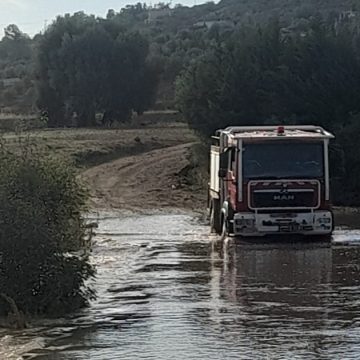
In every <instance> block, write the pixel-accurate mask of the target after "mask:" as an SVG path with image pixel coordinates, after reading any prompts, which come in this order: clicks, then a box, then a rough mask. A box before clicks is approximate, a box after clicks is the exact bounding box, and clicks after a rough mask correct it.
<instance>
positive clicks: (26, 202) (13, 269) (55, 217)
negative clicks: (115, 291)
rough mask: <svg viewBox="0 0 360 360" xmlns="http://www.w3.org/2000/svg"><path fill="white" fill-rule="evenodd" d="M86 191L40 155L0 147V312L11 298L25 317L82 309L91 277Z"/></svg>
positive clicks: (70, 171)
mask: <svg viewBox="0 0 360 360" xmlns="http://www.w3.org/2000/svg"><path fill="white" fill-rule="evenodd" d="M86 200H87V190H86V189H85V187H84V186H83V185H82V184H81V183H80V181H79V179H78V177H77V174H76V171H75V170H74V168H73V167H72V166H71V165H69V164H68V163H66V162H65V161H63V160H59V159H54V158H51V157H47V156H43V155H40V153H39V152H34V151H33V148H32V147H31V146H29V145H25V146H22V149H21V151H20V154H19V153H18V154H13V153H11V152H9V151H8V148H7V146H6V144H5V145H4V144H3V145H2V146H1V149H0V294H2V295H4V296H2V300H0V313H2V314H7V313H9V312H11V311H12V310H11V308H10V306H9V302H8V301H5V300H4V299H6V298H10V299H12V300H13V301H14V302H15V304H16V306H17V307H18V309H19V310H20V311H22V312H23V313H25V314H29V315H47V316H58V315H62V314H65V313H68V312H70V311H74V310H77V309H79V308H81V307H83V306H86V305H87V303H88V301H89V300H90V299H91V298H92V297H94V292H93V290H92V289H91V287H89V286H88V285H87V284H86V280H88V279H90V278H91V277H93V276H94V269H93V267H92V266H91V264H90V263H89V259H88V256H87V254H86V251H82V250H83V249H84V247H85V243H86V239H87V237H88V236H89V234H88V231H89V230H88V229H87V227H86V224H85V220H84V218H83V213H84V211H85V210H86Z"/></svg>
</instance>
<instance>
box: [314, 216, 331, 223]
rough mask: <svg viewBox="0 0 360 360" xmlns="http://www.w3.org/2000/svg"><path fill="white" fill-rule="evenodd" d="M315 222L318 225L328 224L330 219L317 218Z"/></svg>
mask: <svg viewBox="0 0 360 360" xmlns="http://www.w3.org/2000/svg"><path fill="white" fill-rule="evenodd" d="M317 222H318V223H319V224H330V223H331V219H330V218H325V217H324V218H319V219H317Z"/></svg>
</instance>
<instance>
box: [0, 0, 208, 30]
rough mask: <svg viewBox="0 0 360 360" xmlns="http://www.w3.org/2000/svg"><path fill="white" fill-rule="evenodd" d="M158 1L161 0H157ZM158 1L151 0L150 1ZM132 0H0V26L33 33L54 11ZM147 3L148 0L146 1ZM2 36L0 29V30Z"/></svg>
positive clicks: (99, 11)
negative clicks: (16, 26) (14, 26)
mask: <svg viewBox="0 0 360 360" xmlns="http://www.w3.org/2000/svg"><path fill="white" fill-rule="evenodd" d="M159 1H160V0H159ZM159 1H153V2H152V3H153V4H156V3H158V2H159ZM206 1H207V0H177V1H173V3H174V4H178V3H181V4H183V5H187V6H193V5H195V4H197V5H200V4H202V3H205V2H206ZM137 2H139V0H137V1H132V0H0V28H1V29H3V28H5V27H6V26H7V25H9V24H16V25H18V26H19V28H20V30H22V31H23V32H25V33H28V34H29V35H31V36H33V35H35V34H36V33H38V32H39V31H41V30H43V29H44V27H45V25H46V24H49V23H51V21H52V20H53V19H54V18H55V17H56V16H57V15H63V14H65V13H74V12H76V11H81V10H82V11H85V12H86V13H87V14H95V15H98V16H105V15H106V13H107V11H108V9H114V10H116V11H119V10H120V9H121V8H122V7H124V6H125V5H128V4H136V3H137ZM140 2H144V1H140ZM146 2H147V3H148V4H150V3H151V2H150V1H149V0H147V1H146ZM0 37H1V32H0Z"/></svg>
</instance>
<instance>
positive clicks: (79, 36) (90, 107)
mask: <svg viewBox="0 0 360 360" xmlns="http://www.w3.org/2000/svg"><path fill="white" fill-rule="evenodd" d="M148 53H149V49H148V42H147V40H146V39H145V38H144V37H143V36H141V35H140V34H138V33H129V32H127V31H126V30H125V29H124V27H123V25H122V24H121V23H119V22H118V21H117V20H116V18H114V19H112V18H111V19H108V20H103V19H96V18H94V17H92V16H86V15H85V14H83V13H77V14H74V15H73V16H69V15H66V16H65V17H64V18H62V17H59V18H58V19H57V21H56V22H55V23H54V24H53V25H52V26H51V27H50V28H49V29H48V31H47V32H46V33H45V34H44V38H43V40H42V41H41V43H40V47H39V54H38V70H37V73H38V84H37V87H38V93H39V99H38V104H39V107H40V108H41V109H44V110H46V111H47V112H48V113H49V118H50V125H54V126H59V125H67V124H69V123H70V122H71V120H72V115H73V114H74V113H75V114H76V117H77V125H78V126H88V125H94V124H95V114H96V113H99V112H100V113H103V114H104V119H105V120H106V121H107V120H109V121H114V120H119V121H126V120H127V119H128V118H129V117H130V115H131V112H132V110H136V111H137V110H138V109H140V111H143V110H146V109H147V108H148V107H149V106H151V105H152V103H153V101H154V94H155V92H156V85H157V77H156V76H154V73H153V72H152V67H151V66H149V65H148V62H147V57H148ZM144 84H145V86H144V87H143V85H144ZM62 119H65V121H64V120H62Z"/></svg>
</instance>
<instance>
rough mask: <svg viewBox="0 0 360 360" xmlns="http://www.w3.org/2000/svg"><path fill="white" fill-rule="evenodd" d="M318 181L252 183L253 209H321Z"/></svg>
mask: <svg viewBox="0 0 360 360" xmlns="http://www.w3.org/2000/svg"><path fill="white" fill-rule="evenodd" d="M319 189H320V183H319V182H318V181H271V182H270V181H268V182H265V181H264V182H259V181H252V182H250V183H249V207H250V208H251V209H299V208H302V209H305V208H306V209H307V208H309V209H315V208H317V207H319V200H320V196H319Z"/></svg>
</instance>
